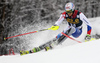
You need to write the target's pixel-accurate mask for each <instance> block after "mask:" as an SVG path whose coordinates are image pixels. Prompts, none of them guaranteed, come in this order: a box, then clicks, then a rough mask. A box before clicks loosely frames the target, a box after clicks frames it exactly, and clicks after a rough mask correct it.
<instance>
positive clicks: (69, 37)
mask: <svg viewBox="0 0 100 63" xmlns="http://www.w3.org/2000/svg"><path fill="white" fill-rule="evenodd" d="M61 34H63V35H64V36H66V37H68V38H70V39H72V40H74V41H76V42H78V43H82V42H80V41H78V40H75V39H74V38H72V37H70V36H68V35H66V34H65V33H63V32H62V33H61Z"/></svg>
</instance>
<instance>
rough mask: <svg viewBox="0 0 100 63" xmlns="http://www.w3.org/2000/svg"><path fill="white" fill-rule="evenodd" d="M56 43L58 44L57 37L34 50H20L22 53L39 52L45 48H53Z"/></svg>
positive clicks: (46, 49)
mask: <svg viewBox="0 0 100 63" xmlns="http://www.w3.org/2000/svg"><path fill="white" fill-rule="evenodd" d="M55 45H57V38H53V39H52V40H50V41H48V42H46V43H44V44H42V45H40V46H39V47H35V48H33V49H32V50H29V51H20V55H26V54H30V53H36V52H39V51H41V50H44V49H45V51H48V50H49V49H52V48H53V47H54V46H55Z"/></svg>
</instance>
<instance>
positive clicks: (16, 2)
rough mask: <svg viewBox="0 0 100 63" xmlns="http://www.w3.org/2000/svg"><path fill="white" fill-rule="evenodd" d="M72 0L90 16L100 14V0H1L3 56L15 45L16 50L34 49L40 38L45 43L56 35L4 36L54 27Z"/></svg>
mask: <svg viewBox="0 0 100 63" xmlns="http://www.w3.org/2000/svg"><path fill="white" fill-rule="evenodd" d="M69 1H70V2H73V3H74V4H75V6H76V8H75V9H77V10H79V11H81V12H83V13H84V14H85V15H86V17H87V18H95V17H99V16H100V0H0V55H3V54H8V53H9V52H8V50H9V49H11V48H13V49H14V50H15V52H16V53H17V52H19V50H22V49H23V50H27V49H31V48H32V47H31V44H34V43H35V42H36V41H37V40H40V41H44V42H45V41H47V40H48V38H50V39H51V37H54V35H51V34H53V32H52V33H51V32H44V33H42V34H41V33H38V34H30V35H26V36H21V37H16V38H11V39H8V40H6V41H4V40H3V38H4V37H10V36H14V35H18V34H22V33H27V32H32V31H35V30H40V29H44V28H49V27H51V26H52V25H53V24H54V23H55V22H56V21H57V19H58V18H59V16H60V14H61V13H62V12H64V6H65V4H66V3H67V2H69ZM61 30H63V29H61ZM58 33H59V32H58ZM58 33H57V34H58ZM45 34H46V35H45ZM54 34H56V33H54ZM98 36H99V35H98ZM43 37H48V38H43ZM45 39H46V40H45ZM34 41H35V42H34ZM37 42H38V41H37ZM42 43H43V42H42ZM36 44H39V45H40V44H41V43H35V45H36ZM35 45H32V46H35Z"/></svg>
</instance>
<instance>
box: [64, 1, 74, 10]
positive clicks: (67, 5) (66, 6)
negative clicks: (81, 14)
mask: <svg viewBox="0 0 100 63" xmlns="http://www.w3.org/2000/svg"><path fill="white" fill-rule="evenodd" d="M69 10H71V11H74V10H75V5H74V4H73V3H72V2H69V3H67V4H66V5H65V11H69Z"/></svg>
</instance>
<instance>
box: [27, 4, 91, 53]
mask: <svg viewBox="0 0 100 63" xmlns="http://www.w3.org/2000/svg"><path fill="white" fill-rule="evenodd" d="M64 19H66V21H67V22H68V25H67V27H66V28H65V29H64V30H63V33H65V34H66V35H68V36H71V35H72V36H73V37H75V38H78V37H79V36H80V35H81V34H82V24H83V22H84V23H85V24H86V25H87V35H86V37H85V39H86V40H90V39H91V36H90V34H91V24H90V22H89V21H88V19H87V18H86V16H85V15H84V14H83V13H82V12H79V11H78V10H75V5H74V4H73V3H72V2H69V3H67V4H66V5H65V12H63V13H62V14H61V16H60V18H59V19H58V21H57V22H56V23H55V25H54V26H52V27H51V30H57V29H59V26H60V24H61V22H62V21H63V20H64ZM66 38H67V37H66V36H64V35H62V34H61V33H59V34H58V35H57V37H56V38H55V39H54V40H53V42H56V45H58V44H60V43H62V42H63V41H64V40H65V39H66ZM53 42H52V41H49V42H47V43H46V44H43V45H41V46H39V47H37V48H34V49H33V50H32V51H31V50H30V51H29V52H38V51H40V50H42V49H46V50H48V49H51V48H52V43H53Z"/></svg>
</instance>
